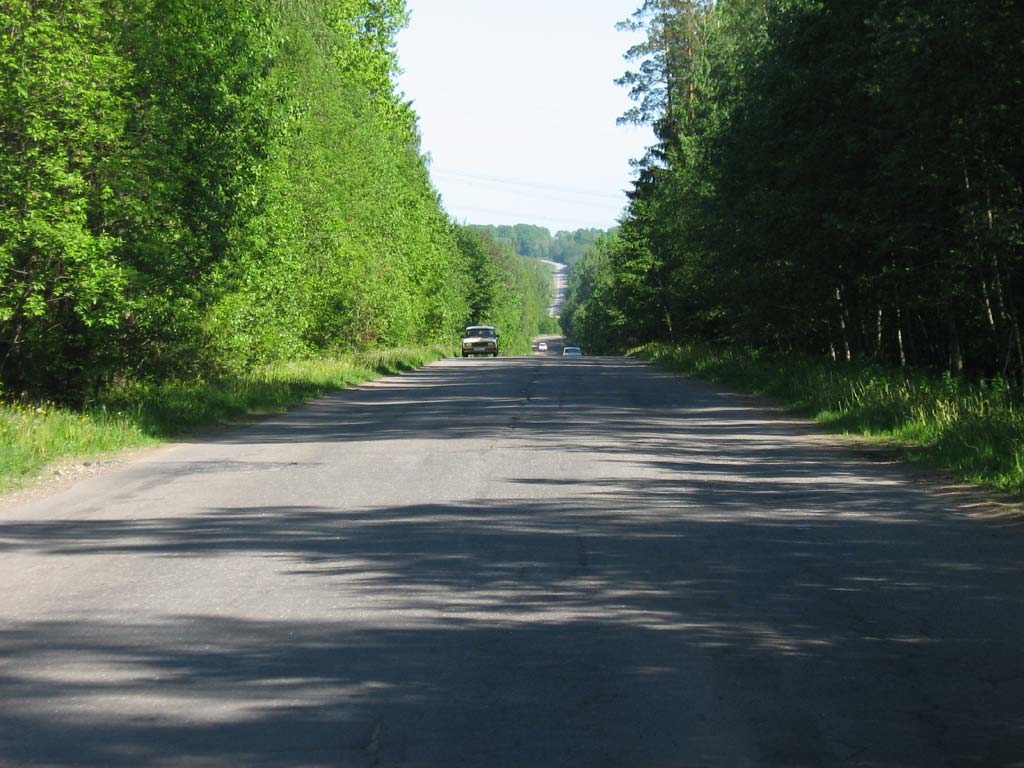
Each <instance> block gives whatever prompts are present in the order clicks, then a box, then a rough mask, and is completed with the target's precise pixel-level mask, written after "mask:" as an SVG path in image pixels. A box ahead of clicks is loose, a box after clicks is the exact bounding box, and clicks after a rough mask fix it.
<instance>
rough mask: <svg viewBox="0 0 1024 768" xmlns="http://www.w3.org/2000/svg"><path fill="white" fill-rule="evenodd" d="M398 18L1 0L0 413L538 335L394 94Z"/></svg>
mask: <svg viewBox="0 0 1024 768" xmlns="http://www.w3.org/2000/svg"><path fill="white" fill-rule="evenodd" d="M406 15H407V14H406V9H405V5H404V1H403V0H75V2H72V3H69V2H66V0H5V2H4V3H3V4H2V5H0V30H3V31H2V33H0V82H2V84H0V280H2V288H0V399H4V400H8V401H12V400H25V399H36V400H39V399H45V400H52V401H56V402H60V403H66V404H69V405H75V404H82V403H88V402H90V401H92V400H93V399H95V398H96V397H97V396H98V395H100V394H102V393H105V392H107V393H109V392H110V391H111V390H115V389H117V388H123V387H125V386H127V385H129V384H131V383H133V382H135V383H138V382H161V381H168V380H189V379H197V380H198V379H211V378H217V377H225V376H232V375H240V374H243V373H245V372H247V371H252V370H253V369H255V368H256V367H258V366H261V365H268V364H274V363H280V362H282V361H289V360H300V359H311V358H316V357H321V356H330V355H335V354H342V353H346V352H360V351H367V350H375V349H386V348H395V347H402V346H410V345H430V344H438V345H454V343H455V340H456V339H457V337H458V333H459V330H460V329H461V327H462V326H463V325H465V324H468V323H474V322H488V323H494V324H496V325H499V326H501V327H502V330H503V339H504V340H505V345H504V346H505V347H506V348H507V349H508V350H509V351H510V352H515V351H526V350H528V349H529V342H530V338H531V337H532V336H533V335H535V334H536V333H537V332H538V330H539V327H540V324H541V323H542V322H545V317H546V312H545V309H546V306H547V304H548V300H549V294H550V290H551V288H550V282H551V281H550V277H549V275H548V273H547V272H546V271H545V269H544V268H543V267H542V265H539V264H536V263H535V262H532V261H529V260H526V259H523V258H521V257H520V256H518V255H516V254H515V253H512V252H510V251H509V250H507V249H503V248H502V247H501V246H500V245H499V244H497V243H495V242H493V241H491V240H489V239H488V238H487V237H485V236H482V235H480V234H479V233H477V232H474V231H472V230H470V229H469V228H467V227H465V226H460V225H456V224H454V223H453V222H452V221H451V220H450V218H449V217H448V215H447V214H446V212H445V211H444V210H443V208H442V206H441V203H440V200H439V197H438V194H437V192H436V190H435V189H434V187H433V186H432V184H431V181H430V178H429V175H428V171H427V166H426V162H425V159H424V156H423V154H422V152H421V149H420V138H419V133H418V128H417V117H416V115H415V113H414V112H413V110H412V108H411V106H410V104H409V102H408V101H406V100H405V98H404V96H403V95H402V94H400V93H398V92H397V90H396V86H395V77H396V74H397V71H398V70H397V66H398V65H397V60H396V54H395V35H396V34H397V32H398V30H400V29H401V28H402V27H403V25H404V24H405V23H406V20H407V19H406Z"/></svg>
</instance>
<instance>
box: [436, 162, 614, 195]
mask: <svg viewBox="0 0 1024 768" xmlns="http://www.w3.org/2000/svg"><path fill="white" fill-rule="evenodd" d="M431 172H432V173H433V174H436V175H437V176H442V177H448V178H454V179H458V180H462V181H470V182H479V183H483V184H491V185H493V186H499V187H523V188H526V189H541V190H545V191H548V192H562V193H567V194H570V195H579V196H582V197H593V198H600V199H603V200H622V199H623V197H624V193H619V194H612V193H609V192H593V191H591V190H586V189H578V188H573V187H563V186H558V185H555V184H545V183H542V182H536V181H526V180H523V179H513V178H508V177H505V178H503V177H500V176H489V175H486V174H479V173H470V172H468V171H460V170H446V169H444V168H437V169H431Z"/></svg>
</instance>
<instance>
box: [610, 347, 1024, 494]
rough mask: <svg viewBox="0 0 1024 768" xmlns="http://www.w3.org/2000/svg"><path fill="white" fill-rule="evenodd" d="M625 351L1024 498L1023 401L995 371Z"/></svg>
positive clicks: (720, 352)
mask: <svg viewBox="0 0 1024 768" xmlns="http://www.w3.org/2000/svg"><path fill="white" fill-rule="evenodd" d="M630 355H632V356H634V357H637V358H639V359H642V360H648V361H651V362H655V363H658V364H660V365H662V366H663V367H665V368H667V369H669V370H673V371H678V372H681V373H687V374H691V375H693V376H697V377H699V378H701V379H705V380H707V381H712V382H717V383H721V384H726V385H728V386H731V387H735V388H736V389H739V390H742V391H744V392H750V393H753V394H762V395H766V396H768V397H771V398H772V399H775V400H777V401H779V402H781V403H782V404H783V405H785V406H786V407H788V408H789V409H791V410H793V411H796V412H798V413H801V414H804V415H807V416H810V417H812V418H814V419H815V420H816V421H818V422H819V423H821V424H824V425H825V426H827V427H829V428H830V429H832V430H834V431H837V432H842V433H846V434H855V435H860V436H862V437H867V438H871V439H874V440H877V441H879V442H886V443H890V444H892V443H896V444H898V445H900V446H903V447H904V448H905V451H904V453H905V455H906V458H908V459H909V460H912V461H920V462H923V463H926V464H928V465H930V466H937V467H942V468H944V469H948V470H952V471H953V473H954V474H955V475H956V476H957V477H958V478H960V479H962V480H966V481H969V482H972V483H976V484H979V485H984V486H987V487H989V488H994V489H997V490H1000V491H1004V492H1007V493H1012V494H1014V495H1016V496H1019V497H1024V402H1022V401H1021V399H1020V398H1019V397H1018V396H1016V395H1015V394H1014V393H1013V392H1012V391H1011V389H1010V387H1009V386H1008V385H1007V384H1006V382H1005V381H1003V380H1001V379H995V380H993V381H982V382H967V381H963V380H960V379H956V378H953V377H949V376H946V377H942V378H936V377H929V376H926V375H924V374H922V373H919V372H908V371H903V370H893V369H889V368H883V367H880V366H874V365H857V364H837V363H833V362H830V361H824V360H819V359H813V358H807V357H797V356H783V355H777V354H766V353H761V352H756V351H750V350H743V349H723V348H715V347H705V346H698V345H686V346H669V345H662V344H651V345H647V346H644V347H640V348H638V349H635V350H633V351H632V352H630Z"/></svg>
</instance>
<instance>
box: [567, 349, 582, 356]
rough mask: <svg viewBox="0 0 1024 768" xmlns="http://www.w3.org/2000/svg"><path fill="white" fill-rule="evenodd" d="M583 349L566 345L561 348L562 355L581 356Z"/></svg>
mask: <svg viewBox="0 0 1024 768" xmlns="http://www.w3.org/2000/svg"><path fill="white" fill-rule="evenodd" d="M582 356H583V350H582V349H580V348H579V347H566V348H565V349H563V350H562V357H582Z"/></svg>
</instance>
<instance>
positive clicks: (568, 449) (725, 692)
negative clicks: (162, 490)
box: [0, 359, 1024, 768]
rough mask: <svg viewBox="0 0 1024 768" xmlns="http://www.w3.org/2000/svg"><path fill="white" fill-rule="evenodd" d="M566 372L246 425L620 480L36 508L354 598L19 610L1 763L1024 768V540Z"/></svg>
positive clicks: (255, 438) (511, 477) (754, 432)
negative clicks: (484, 490) (56, 616)
mask: <svg viewBox="0 0 1024 768" xmlns="http://www.w3.org/2000/svg"><path fill="white" fill-rule="evenodd" d="M495 362H496V363H497V362H505V361H495ZM550 364H552V363H551V362H549V361H541V362H540V363H537V362H536V361H530V360H527V361H522V362H520V361H512V362H506V363H505V365H506V368H511V370H512V373H511V375H510V376H508V377H507V379H508V381H509V382H510V383H508V384H506V385H505V386H507V388H506V389H501V390H499V391H497V392H494V391H493V387H489V386H488V382H493V381H494V379H493V373H488V372H487V371H486V370H485V369H484V367H483V366H481V367H479V368H476V369H472V368H467V367H466V366H463V367H461V368H460V372H459V375H458V376H455V377H453V376H450V375H449V374H448V373H447V371H448V369H446V368H443V367H442V368H437V369H427V371H426V372H421V373H419V374H414V376H413V377H412V380H411V381H408V380H407V378H408V377H403V378H402V379H400V380H397V382H391V383H387V384H385V385H379V386H375V387H370V388H367V389H365V390H362V391H360V392H358V393H352V394H347V395H339V396H338V397H340V398H342V399H343V400H344V404H345V407H344V408H343V409H339V408H337V403H338V401H337V399H336V398H326V399H325V400H323V401H319V402H318V403H316V404H313V405H312V406H310V407H309V408H307V409H303V410H302V411H300V412H296V413H293V414H289V415H287V416H285V417H282V418H280V419H275V420H273V421H272V422H267V423H264V424H258V425H253V426H251V427H247V428H245V429H243V430H239V431H237V432H234V433H231V434H229V435H226V436H223V437H221V438H218V440H219V441H220V442H221V444H223V445H228V446H230V445H236V444H243V443H244V444H246V445H253V444H263V443H270V444H273V443H277V442H285V441H288V440H291V441H296V440H298V441H313V442H319V441H328V442H331V441H335V442H337V441H340V442H355V441H359V440H370V439H373V440H377V439H384V440H396V441H397V440H401V439H403V436H406V437H407V436H408V435H410V434H414V435H430V436H431V437H432V438H433V439H438V440H458V439H460V437H466V436H470V435H472V436H473V437H474V438H477V439H478V438H479V437H480V435H481V434H484V435H505V436H507V437H509V438H510V439H513V440H516V441H518V442H519V444H520V445H521V446H522V445H528V444H530V443H531V441H537V443H538V445H542V446H543V450H547V451H556V452H564V453H570V454H571V453H574V452H576V453H585V452H589V453H592V454H598V455H600V456H601V460H602V466H604V467H606V469H607V475H606V476H603V477H596V478H591V477H587V478H573V477H550V476H534V475H531V474H528V473H522V472H520V471H518V470H519V469H520V468H518V467H515V466H511V467H505V468H503V470H502V474H501V476H500V477H499V478H498V481H499V482H500V483H501V484H502V487H504V488H506V489H508V490H509V494H508V497H507V498H504V497H503V498H480V499H460V500H450V501H443V502H436V503H423V504H405V505H386V504H380V505H372V506H362V507H342V506H338V507H332V506H317V505H308V504H307V505H302V504H295V505H238V506H219V507H214V508H207V509H203V510H199V511H198V512H188V513H186V512H182V513H181V514H178V515H174V514H155V513H154V514H152V515H151V516H145V515H139V514H137V515H134V516H132V517H131V518H128V517H125V518H118V517H116V516H109V515H108V516H107V517H103V518H100V517H91V518H72V517H66V518H59V519H13V520H4V521H3V522H2V524H0V548H2V550H3V551H4V552H5V553H8V554H16V553H30V554H33V555H35V556H36V557H39V558H41V559H42V560H43V562H52V561H53V559H55V558H61V559H67V558H82V559H83V562H84V561H85V560H89V561H92V560H93V559H95V558H97V557H104V556H118V557H122V556H123V557H128V556H130V557H146V558H158V559H162V558H188V559H190V560H192V559H196V558H209V559H212V558H224V559H225V561H227V559H228V558H232V557H238V556H241V557H243V558H246V559H249V560H252V559H256V560H266V561H269V562H271V563H272V564H273V566H274V571H275V573H276V575H277V579H278V582H276V583H277V584H278V585H279V588H281V589H284V588H285V587H284V585H292V584H296V585H300V586H301V588H302V589H303V590H306V591H308V594H309V595H310V599H314V600H317V601H322V604H323V608H322V618H308V617H306V618H299V619H296V618H292V617H285V618H270V617H260V618H254V617H246V616H243V615H240V613H241V612H240V611H234V612H232V611H231V610H227V611H226V612H225V614H224V615H214V614H212V613H187V614H167V615H158V616H157V615H153V613H152V612H148V613H142V614H140V616H139V617H138V618H137V619H136V620H128V621H125V620H124V619H123V618H122V619H120V620H113V619H111V618H109V617H104V616H95V617H91V618H87V619H76V620H73V621H64V620H53V619H49V620H38V621H23V622H19V623H11V624H6V625H5V626H3V627H0V658H2V659H3V662H2V663H0V694H2V696H3V700H4V702H5V706H4V707H3V710H2V712H0V763H4V764H11V765H49V766H70V765H125V766H129V765H131V766H138V765H152V766H161V765H168V766H170V765H174V766H182V765H197V766H198V765H247V766H248V765H266V766H321V765H322V766H339V765H340V766H349V765H351V766H384V765H403V766H415V765H481V766H483V765H487V766H522V765H529V766H626V765H638V766H639V765H642V766H676V767H677V768H678V767H680V766H743V765H759V766H761V765H765V766H794V765H806V766H828V765H851V766H926V765H927V766H1019V765H1022V764H1024V763H1022V762H1021V758H1020V756H1021V755H1022V754H1024V697H1021V696H1020V691H1021V686H1022V684H1024V662H1022V661H1021V654H1020V652H1019V647H1018V646H1019V641H1020V637H1022V636H1024V596H1022V594H1021V588H1020V585H1021V583H1022V575H1024V573H1022V570H1024V568H1022V566H1021V563H1020V556H1019V538H1018V537H1017V536H1016V535H1009V536H1008V535H1006V533H1005V531H1004V530H1003V529H1001V528H999V527H997V526H995V525H987V524H983V523H979V522H978V521H975V520H971V519H967V518H964V517H961V516H957V515H953V514H949V513H948V512H947V511H946V510H943V509H942V508H941V506H939V505H937V504H936V501H935V500H934V499H933V498H931V497H929V496H927V495H925V494H921V493H918V492H916V491H915V490H913V489H912V488H911V487H909V486H908V485H907V484H906V483H903V482H902V481H901V480H900V476H899V473H898V471H896V470H893V469H891V468H885V467H873V468H871V469H870V470H868V469H866V468H865V466H864V465H863V464H862V463H859V462H857V461H856V460H854V459H852V458H851V457H849V456H845V455H844V454H842V452H840V451H835V450H830V449H827V448H823V447H822V446H819V445H814V444H813V443H812V442H808V441H807V440H806V439H805V438H807V437H808V436H811V435H813V434H814V430H813V429H812V428H810V427H808V426H806V425H802V424H794V423H792V422H791V421H790V420H788V419H786V418H784V417H780V416H779V415H778V414H773V413H771V412H770V411H767V410H758V409H756V408H752V407H749V406H737V405H736V404H735V402H733V401H731V400H729V398H727V397H724V396H722V395H720V394H718V393H715V392H713V391H712V390H710V389H707V388H703V387H701V386H700V385H690V386H688V387H687V388H686V389H685V390H681V389H680V384H679V381H678V380H677V379H671V380H670V381H661V380H660V379H658V377H659V376H660V374H657V373H655V372H653V371H650V370H649V369H645V373H644V376H643V378H644V379H645V380H647V384H643V383H639V384H638V383H636V379H637V377H636V375H635V366H634V364H632V363H628V362H622V363H617V362H614V361H604V362H599V361H590V360H586V359H584V360H582V361H574V362H573V363H571V364H564V365H567V366H568V365H572V366H575V367H574V368H572V369H571V371H572V372H571V373H570V374H566V376H567V377H568V378H567V379H565V380H561V381H560V382H559V383H558V384H557V386H555V385H554V384H551V383H548V382H544V381H538V380H537V372H538V371H537V365H550ZM555 364H558V365H563V364H561V363H557V362H556V363H555ZM467 370H468V372H467ZM577 372H578V375H579V377H580V378H576V377H577ZM563 373H564V371H563ZM648 377H652V379H653V380H654V384H653V385H651V383H650V381H651V379H648ZM584 380H585V381H586V382H587V384H586V386H584V385H583V384H582V382H583V381H584ZM481 387H483V388H484V389H485V390H487V392H488V394H487V395H486V396H485V395H481V394H480V393H479V391H480V388H481ZM633 387H636V388H637V391H636V392H635V393H634V395H635V396H633V397H630V396H629V391H630V389H631V388H633ZM573 395H574V396H573ZM409 402H415V403H420V404H422V405H420V406H417V407H416V408H414V409H411V410H410V409H409V408H408V405H407V404H408V403H409ZM424 403H425V404H424ZM623 403H625V405H624V404H623ZM403 404H405V405H403ZM552 424H554V425H556V428H555V429H554V430H553V429H552ZM202 464H203V463H202V462H183V463H180V464H179V463H175V462H169V463H167V465H165V466H158V467H155V468H153V469H154V471H156V472H157V473H158V474H159V473H161V472H162V473H164V475H163V479H164V481H165V482H170V481H172V480H173V478H175V477H178V476H180V475H183V474H191V473H194V472H196V471H197V469H198V470H200V471H202V469H203V466H202ZM280 464H281V467H279V469H281V471H289V469H288V468H289V467H291V466H292V464H290V463H289V462H280ZM267 469H268V467H267V466H263V465H261V464H260V462H242V461H240V462H238V464H237V465H235V466H218V467H216V468H215V470H211V471H217V472H234V473H245V472H247V471H252V472H254V473H260V472H265V471H266V470H267ZM641 469H642V470H643V471H639V470H641ZM516 489H518V491H517V490H516ZM526 490H528V491H529V492H530V493H534V494H539V495H536V496H530V497H521V496H520V497H516V493H519V492H523V491H526Z"/></svg>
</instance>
